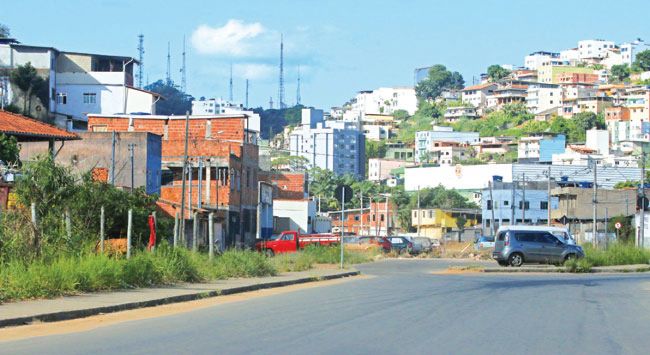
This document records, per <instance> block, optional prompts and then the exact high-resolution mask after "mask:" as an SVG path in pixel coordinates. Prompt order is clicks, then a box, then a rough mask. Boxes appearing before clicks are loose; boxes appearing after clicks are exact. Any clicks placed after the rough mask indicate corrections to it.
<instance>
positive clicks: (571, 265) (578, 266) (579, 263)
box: [564, 259, 593, 273]
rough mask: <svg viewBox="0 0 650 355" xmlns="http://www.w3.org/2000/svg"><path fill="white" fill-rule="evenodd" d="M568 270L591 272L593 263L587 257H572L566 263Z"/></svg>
mask: <svg viewBox="0 0 650 355" xmlns="http://www.w3.org/2000/svg"><path fill="white" fill-rule="evenodd" d="M564 267H565V268H566V270H567V271H568V272H576V273H588V272H591V268H592V267H593V264H591V262H589V260H587V259H570V260H567V261H566V262H565V263H564Z"/></svg>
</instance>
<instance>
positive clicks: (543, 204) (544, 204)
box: [539, 201, 548, 210]
mask: <svg viewBox="0 0 650 355" xmlns="http://www.w3.org/2000/svg"><path fill="white" fill-rule="evenodd" d="M539 208H540V209H542V210H547V209H548V201H542V202H540V203H539Z"/></svg>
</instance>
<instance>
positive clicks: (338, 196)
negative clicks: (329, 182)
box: [334, 185, 352, 202]
mask: <svg viewBox="0 0 650 355" xmlns="http://www.w3.org/2000/svg"><path fill="white" fill-rule="evenodd" d="M344 190H345V193H343V191H344ZM334 197H335V198H336V199H337V200H338V201H339V202H350V200H352V188H351V187H350V186H348V185H339V186H337V187H336V190H334ZM344 197H345V201H342V200H343V198H344Z"/></svg>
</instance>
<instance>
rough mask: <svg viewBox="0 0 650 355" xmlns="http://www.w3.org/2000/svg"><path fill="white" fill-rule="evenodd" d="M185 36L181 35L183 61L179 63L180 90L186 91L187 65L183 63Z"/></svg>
mask: <svg viewBox="0 0 650 355" xmlns="http://www.w3.org/2000/svg"><path fill="white" fill-rule="evenodd" d="M185 54H186V53H185V36H184V35H183V63H182V64H181V65H182V66H181V91H182V92H186V91H187V66H186V64H185Z"/></svg>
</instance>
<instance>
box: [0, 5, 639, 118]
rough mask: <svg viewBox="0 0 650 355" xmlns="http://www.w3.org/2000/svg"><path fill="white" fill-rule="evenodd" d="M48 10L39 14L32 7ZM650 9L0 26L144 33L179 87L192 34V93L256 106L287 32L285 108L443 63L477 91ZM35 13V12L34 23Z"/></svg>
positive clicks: (342, 96) (64, 46)
mask: <svg viewBox="0 0 650 355" xmlns="http://www.w3.org/2000/svg"><path fill="white" fill-rule="evenodd" d="M34 9H38V11H34ZM648 10H650V4H648V3H647V2H646V1H643V0H639V1H625V0H619V1H616V2H612V1H566V0H564V1H555V0H547V1H489V0H483V1H480V0H477V1H463V0H456V1H431V0H430V1H416V0H413V1H408V0H402V1H388V0H384V1H382V0H373V1H365V0H358V1H350V0H347V1H337V0H328V1H288V0H267V1H246V0H239V1H214V0H213V1H200V0H194V1H192V0H184V1H174V2H164V1H160V0H158V1H142V0H139V1H131V0H98V1H87V0H86V1H77V0H61V1H49V0H47V1H46V0H44V1H32V0H21V1H7V3H5V4H3V6H2V11H1V13H0V23H4V24H6V25H7V26H9V27H10V29H11V31H12V35H13V37H15V38H17V39H18V40H20V41H21V42H23V43H26V44H34V45H44V46H53V47H56V48H59V49H61V50H69V51H80V52H93V53H105V54H116V55H130V56H134V57H135V56H137V50H136V47H137V35H138V34H139V33H143V34H144V36H145V51H146V53H145V73H146V75H148V77H149V80H150V81H154V80H156V79H159V78H163V77H164V76H165V70H166V54H167V42H168V41H169V42H171V48H172V78H173V79H174V80H175V81H176V82H180V73H179V69H180V62H181V55H180V53H181V46H182V40H183V35H185V36H186V37H187V52H188V59H187V63H188V91H189V93H190V94H192V95H194V96H195V97H200V96H206V97H223V98H227V97H228V78H229V72H230V65H231V64H232V66H233V72H234V98H235V100H236V101H240V102H243V100H244V85H245V84H244V81H245V79H246V78H248V79H250V99H249V102H250V105H251V106H264V107H267V106H268V101H269V97H271V96H273V100H274V102H275V101H277V93H278V62H279V37H280V33H283V34H284V38H285V88H286V89H285V91H286V102H287V103H288V104H290V105H292V104H294V103H295V100H296V78H297V72H298V67H300V68H301V69H300V70H301V73H302V85H301V86H302V90H301V93H302V102H303V104H306V105H312V106H316V107H320V108H329V107H330V106H335V105H340V104H342V103H344V102H345V101H347V100H348V99H349V98H350V97H353V96H354V95H355V93H356V92H357V91H359V90H368V89H373V88H377V87H380V86H396V85H412V83H413V69H414V68H416V67H421V66H427V65H431V64H437V63H441V64H444V65H446V66H447V67H448V68H449V69H452V70H457V71H460V72H461V73H462V74H463V76H464V77H465V81H466V82H467V83H471V81H472V76H478V75H479V74H480V73H481V72H483V71H485V69H486V68H487V66H489V65H490V64H495V63H498V64H515V65H521V64H523V57H524V55H526V54H527V53H529V52H533V51H537V50H554V51H556V50H557V51H559V50H561V49H565V48H570V47H572V46H575V44H576V42H577V41H578V40H580V39H589V38H603V39H610V40H614V41H616V42H623V41H630V40H633V39H635V38H637V37H641V38H643V39H645V40H646V41H648V42H650V27H648V26H647V23H646V21H645V20H644V18H643V17H642V14H644V13H648ZM25 14H29V15H28V16H26V15H25Z"/></svg>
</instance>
